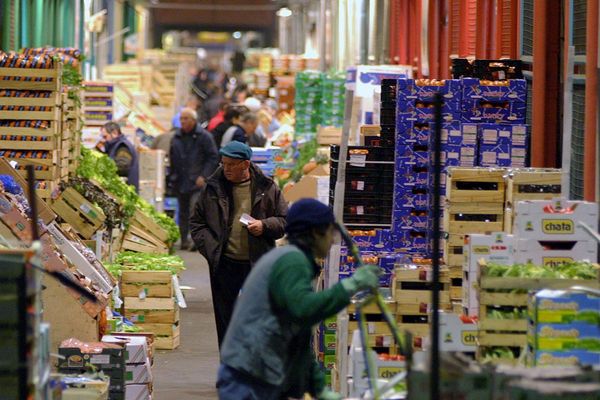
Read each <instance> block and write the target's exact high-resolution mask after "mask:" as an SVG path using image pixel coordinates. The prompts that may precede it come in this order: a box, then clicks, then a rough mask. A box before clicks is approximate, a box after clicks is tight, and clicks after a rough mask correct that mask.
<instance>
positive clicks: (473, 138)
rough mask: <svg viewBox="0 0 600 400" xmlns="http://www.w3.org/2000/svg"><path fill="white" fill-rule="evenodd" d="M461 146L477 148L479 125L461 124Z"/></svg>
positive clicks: (472, 123)
mask: <svg viewBox="0 0 600 400" xmlns="http://www.w3.org/2000/svg"><path fill="white" fill-rule="evenodd" d="M460 128H461V130H462V144H463V145H468V146H477V143H478V140H479V124H477V123H474V122H471V123H468V122H462V123H461V124H460Z"/></svg>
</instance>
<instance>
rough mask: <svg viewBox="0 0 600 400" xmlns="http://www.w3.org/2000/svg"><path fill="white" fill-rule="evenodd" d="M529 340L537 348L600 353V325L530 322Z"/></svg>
mask: <svg viewBox="0 0 600 400" xmlns="http://www.w3.org/2000/svg"><path fill="white" fill-rule="evenodd" d="M527 341H528V343H529V345H530V346H531V347H532V348H533V349H535V350H548V351H570V350H581V351H593V352H598V353H600V326H599V325H598V324H588V323H585V322H572V323H567V324H529V329H528V330H527Z"/></svg>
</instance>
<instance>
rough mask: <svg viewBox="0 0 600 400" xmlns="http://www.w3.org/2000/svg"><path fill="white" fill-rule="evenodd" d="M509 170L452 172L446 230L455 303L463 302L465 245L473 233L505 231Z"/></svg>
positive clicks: (444, 222) (450, 172)
mask: <svg viewBox="0 0 600 400" xmlns="http://www.w3.org/2000/svg"><path fill="white" fill-rule="evenodd" d="M505 174H506V170H505V169H501V168H450V169H449V170H448V181H447V185H446V205H445V212H444V221H443V227H444V231H445V232H446V234H447V238H446V240H445V244H444V261H445V263H446V265H447V266H448V268H449V271H450V272H449V274H450V275H449V277H450V279H451V284H452V285H451V286H452V289H451V300H452V301H453V302H457V303H460V302H461V301H462V266H463V262H464V254H463V244H464V240H465V235H466V234H470V233H489V232H501V231H502V230H503V228H504V191H505V180H504V176H505Z"/></svg>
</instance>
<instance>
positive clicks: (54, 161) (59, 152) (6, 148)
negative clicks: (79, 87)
mask: <svg viewBox="0 0 600 400" xmlns="http://www.w3.org/2000/svg"><path fill="white" fill-rule="evenodd" d="M11 57H12V58H15V57H17V56H16V55H13V54H5V55H3V56H0V76H2V79H0V110H2V112H1V113H0V157H3V158H6V159H7V160H8V161H11V162H12V161H14V162H16V163H17V166H16V168H17V170H19V172H20V173H21V174H22V175H23V176H26V171H25V166H26V165H33V166H34V167H35V169H36V188H37V190H38V194H39V195H40V197H42V198H44V199H48V198H50V195H51V193H52V191H53V190H54V189H55V188H56V187H57V185H58V183H59V182H60V181H61V180H65V179H67V175H68V172H69V171H68V149H63V139H64V138H63V137H62V129H63V125H64V122H65V116H66V115H65V113H64V112H63V94H62V90H63V85H62V78H61V77H62V64H60V63H59V62H53V61H52V59H51V58H49V57H45V56H35V57H33V56H31V57H27V56H19V57H20V58H22V59H23V61H24V62H20V63H18V64H17V63H15V62H14V60H13V61H11V60H12V59H11ZM15 65H19V66H24V65H25V66H27V67H26V68H21V67H16V66H15ZM64 150H66V155H65V154H64V153H63V151H64Z"/></svg>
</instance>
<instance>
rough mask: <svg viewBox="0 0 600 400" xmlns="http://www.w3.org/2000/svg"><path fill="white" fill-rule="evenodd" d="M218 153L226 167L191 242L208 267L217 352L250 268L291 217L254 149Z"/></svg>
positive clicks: (210, 187) (235, 145)
mask: <svg viewBox="0 0 600 400" xmlns="http://www.w3.org/2000/svg"><path fill="white" fill-rule="evenodd" d="M220 153H221V156H222V162H221V164H222V165H221V167H220V168H219V169H217V171H216V172H215V173H214V175H213V176H212V177H211V178H210V179H209V180H208V183H207V185H206V188H205V189H204V190H203V191H202V196H201V197H200V199H199V201H198V202H197V203H196V209H195V211H194V214H193V216H192V219H191V230H192V238H193V240H194V243H195V244H196V247H197V248H198V251H200V254H202V255H203V256H204V257H205V258H206V260H207V261H208V265H209V272H210V284H211V290H212V297H213V307H214V311H215V321H216V324H217V336H218V339H219V346H220V345H221V343H222V342H223V338H224V337H225V332H226V331H227V326H228V325H229V321H230V320H231V315H232V314H233V307H234V304H235V301H236V299H237V297H238V293H239V291H240V289H241V287H242V285H243V283H244V281H245V280H246V277H247V276H248V274H249V273H250V269H251V268H252V265H253V264H254V263H255V262H256V261H257V260H258V259H259V258H260V257H261V256H262V255H263V254H265V253H266V252H267V251H269V250H271V249H272V248H273V247H275V240H277V239H279V238H281V237H282V236H283V234H284V227H285V216H286V215H287V203H286V202H285V200H284V198H283V194H282V193H281V191H280V190H279V187H278V186H277V184H276V183H275V182H273V180H272V179H271V178H268V177H266V176H265V175H264V174H263V173H262V172H261V170H260V168H258V167H257V166H255V165H254V164H253V163H252V162H251V161H250V158H251V157H252V149H251V148H250V147H248V146H247V145H245V144H243V143H240V142H235V141H234V142H230V143H229V144H227V146H225V147H223V148H222V149H221V151H220ZM244 214H246V215H248V216H249V217H250V218H249V219H248V218H247V217H246V216H244ZM242 216H244V217H245V218H246V222H243V221H242V220H243V218H242ZM246 224H247V225H246Z"/></svg>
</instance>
